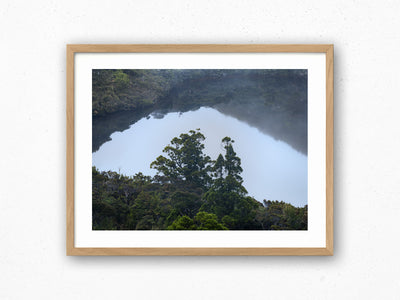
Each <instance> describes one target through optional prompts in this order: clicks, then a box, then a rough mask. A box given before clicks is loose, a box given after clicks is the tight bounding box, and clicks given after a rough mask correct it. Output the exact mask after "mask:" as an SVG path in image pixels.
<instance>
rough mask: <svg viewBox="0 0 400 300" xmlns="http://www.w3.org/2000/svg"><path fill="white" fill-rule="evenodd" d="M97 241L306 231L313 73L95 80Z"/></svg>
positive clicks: (146, 74) (125, 73)
mask: <svg viewBox="0 0 400 300" xmlns="http://www.w3.org/2000/svg"><path fill="white" fill-rule="evenodd" d="M92 118H93V123H92V124H93V125H92V148H93V149H92V151H93V154H92V163H93V173H92V197H93V198H92V201H93V202H92V208H93V211H92V219H93V221H92V222H93V224H92V226H93V230H307V70H304V69H292V70H290V69H289V70H288V69H253V70H248V69H247V70H246V69H195V70H193V69H150V70H149V69H136V70H135V69H122V70H121V69H118V70H116V69H114V70H107V69H105V70H104V69H103V70H102V69H93V71H92Z"/></svg>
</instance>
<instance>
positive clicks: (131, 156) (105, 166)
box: [92, 107, 307, 206]
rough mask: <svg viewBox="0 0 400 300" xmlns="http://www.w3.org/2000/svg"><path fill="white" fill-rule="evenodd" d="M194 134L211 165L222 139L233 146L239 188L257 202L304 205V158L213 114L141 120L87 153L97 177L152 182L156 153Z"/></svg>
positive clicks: (255, 131)
mask: <svg viewBox="0 0 400 300" xmlns="http://www.w3.org/2000/svg"><path fill="white" fill-rule="evenodd" d="M196 128H200V129H201V132H202V133H203V134H204V135H205V136H206V140H205V153H206V154H208V155H209V156H210V157H211V158H212V159H215V158H216V157H217V156H218V154H219V153H223V152H224V149H223V147H222V146H221V139H222V138H223V137H225V136H229V137H231V138H233V139H234V140H235V143H234V148H235V151H236V152H237V154H238V156H239V157H240V158H241V160H242V168H243V173H242V177H243V179H244V184H243V185H244V186H245V188H246V189H247V190H248V192H249V195H250V196H253V197H255V198H256V199H257V200H259V201H262V200H263V199H270V200H282V201H285V202H289V203H291V204H293V205H295V206H304V205H305V204H307V156H306V155H304V154H302V153H300V152H298V151H296V150H294V149H293V148H292V147H290V146H289V145H287V144H286V143H284V142H281V141H278V140H276V139H274V138H272V137H270V136H268V135H266V134H264V133H262V132H260V131H259V130H258V129H256V128H255V127H251V126H249V125H248V124H247V123H245V122H242V121H239V120H238V119H236V118H233V117H230V116H227V115H224V114H222V113H220V112H219V111H218V110H216V109H214V108H206V107H202V108H200V109H198V110H196V111H188V112H184V113H178V112H171V113H167V114H153V115H151V116H150V117H143V118H141V119H140V120H139V121H137V122H136V123H134V124H133V125H131V127H130V128H129V129H127V130H125V131H123V132H115V133H113V134H112V135H111V137H110V138H111V141H108V142H106V143H104V144H103V145H102V146H101V147H100V149H99V150H98V151H96V152H94V153H93V155H92V158H93V165H95V166H96V167H97V168H98V169H100V170H102V171H108V170H113V171H119V172H121V173H123V174H125V175H133V174H135V173H138V172H142V173H143V174H146V175H152V176H153V175H155V174H156V171H155V170H153V169H150V163H151V162H152V161H154V160H155V158H156V157H157V156H159V155H161V154H163V153H162V149H163V148H164V147H165V146H166V145H167V144H169V142H170V141H171V139H172V138H173V137H175V136H179V134H181V133H184V132H188V131H189V130H191V129H196Z"/></svg>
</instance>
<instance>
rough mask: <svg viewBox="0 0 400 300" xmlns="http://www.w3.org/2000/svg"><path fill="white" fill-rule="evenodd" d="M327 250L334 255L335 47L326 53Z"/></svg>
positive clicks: (331, 47)
mask: <svg viewBox="0 0 400 300" xmlns="http://www.w3.org/2000/svg"><path fill="white" fill-rule="evenodd" d="M326 248H327V249H328V250H329V252H330V253H331V255H333V45H331V46H330V47H329V48H328V50H327V52H326Z"/></svg>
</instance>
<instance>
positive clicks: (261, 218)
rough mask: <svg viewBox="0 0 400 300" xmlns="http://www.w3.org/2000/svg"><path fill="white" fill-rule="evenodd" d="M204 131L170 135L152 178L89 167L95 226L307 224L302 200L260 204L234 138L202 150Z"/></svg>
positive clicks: (175, 227) (247, 227) (150, 227)
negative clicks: (215, 152) (212, 152)
mask: <svg viewBox="0 0 400 300" xmlns="http://www.w3.org/2000/svg"><path fill="white" fill-rule="evenodd" d="M204 139H205V137H204V136H203V135H202V134H201V133H200V131H199V130H196V131H194V130H191V131H189V133H185V134H181V135H180V137H179V138H177V137H176V138H174V139H173V140H172V141H171V145H169V146H167V147H166V148H165V149H164V152H166V153H167V154H168V158H166V157H163V156H160V157H158V158H157V160H156V161H154V162H153V163H152V164H151V166H152V167H153V168H155V169H156V170H157V171H158V173H159V174H158V175H156V176H154V177H153V178H152V177H150V176H145V175H143V174H142V173H138V174H136V175H134V176H132V177H128V176H123V175H121V174H119V173H117V172H111V171H109V172H99V171H98V170H97V169H96V168H95V167H93V168H92V201H93V202H92V203H93V205H92V219H93V225H92V228H93V229H94V230H165V229H168V230H306V229H307V206H305V207H303V208H297V207H294V206H292V205H290V204H288V203H285V202H278V201H270V200H268V201H265V200H264V203H263V204H261V203H260V202H258V201H256V200H255V199H254V198H252V197H249V196H246V194H247V191H246V189H245V188H244V187H243V185H242V183H243V179H242V177H241V176H240V174H241V172H242V167H241V161H240V158H239V157H238V156H237V155H236V153H235V151H234V149H233V143H234V141H233V140H232V139H231V138H229V137H225V138H224V139H223V140H222V144H223V146H224V149H225V155H224V156H223V155H222V154H220V155H219V156H218V158H217V160H215V161H211V159H210V158H209V157H208V156H206V155H204V153H203V149H204V145H203V141H204Z"/></svg>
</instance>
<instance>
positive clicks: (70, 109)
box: [66, 44, 333, 256]
mask: <svg viewBox="0 0 400 300" xmlns="http://www.w3.org/2000/svg"><path fill="white" fill-rule="evenodd" d="M145 52H146V53H150V52H151V53H162V52H171V53H186V52H187V53H197V52H204V53H235V52H237V53H240V52H242V53H257V52H260V53H278V52H281V53H325V55H326V246H325V247H324V248H78V247H75V245H74V54H75V53H145ZM66 169H67V170H66V171H67V174H66V176H67V183H66V196H67V206H66V212H67V232H66V233H67V236H66V250H67V255H82V256H84V255H145V256H151V255H165V256H172V255H175V256H176V255H179V256H181V255H193V256H198V255H230V256H234V255H237V256H239V255H254V256H256V255H257V256H262V255H333V45H330V44H329V45H328V44H324V45H322V44H317V45H310V44H308V45H306V44H285V45H276V44H269V45H266V44H261V45H260V44H259V45H255V44H253V45H240V44H239V45H238V44H231V45H226V44H225V45H223V44H191V45H189V44H186V45H165V44H164V45H139V44H136V45H117V44H115V45H93V44H91V45H67V168H66Z"/></svg>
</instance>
